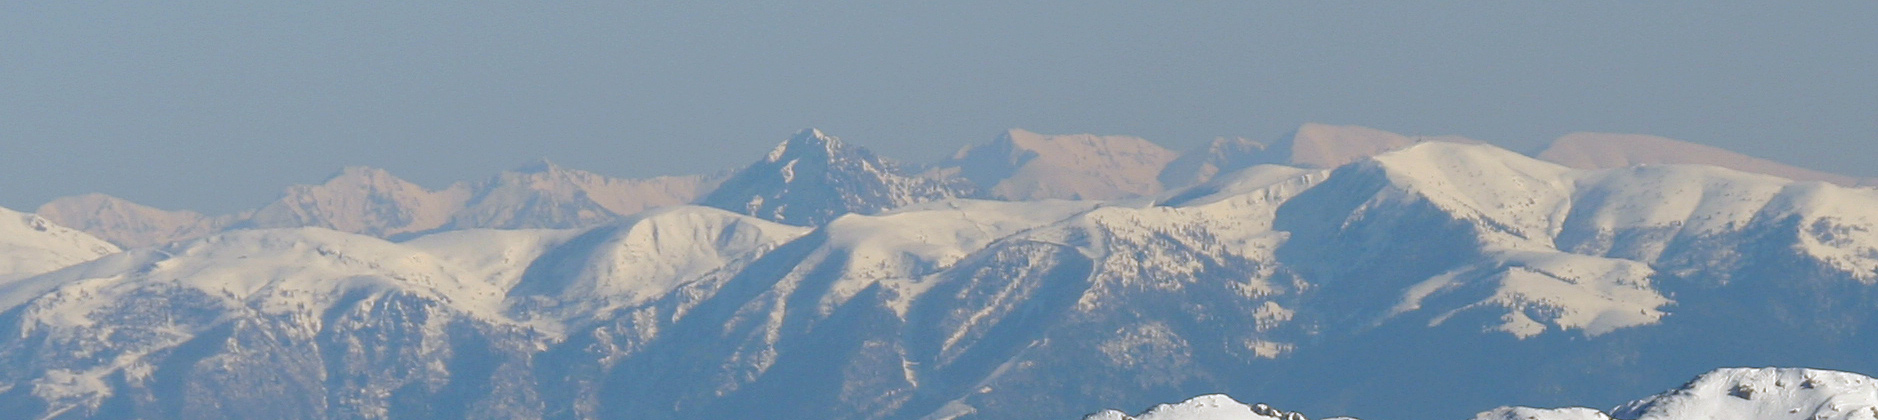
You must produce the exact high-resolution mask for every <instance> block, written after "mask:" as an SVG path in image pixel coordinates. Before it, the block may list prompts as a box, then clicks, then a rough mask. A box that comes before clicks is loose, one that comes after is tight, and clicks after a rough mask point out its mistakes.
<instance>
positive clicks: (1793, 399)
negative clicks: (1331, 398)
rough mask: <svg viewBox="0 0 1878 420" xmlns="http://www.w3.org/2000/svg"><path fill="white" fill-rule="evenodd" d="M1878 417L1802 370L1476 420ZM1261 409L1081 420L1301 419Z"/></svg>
mask: <svg viewBox="0 0 1878 420" xmlns="http://www.w3.org/2000/svg"><path fill="white" fill-rule="evenodd" d="M1874 418H1878V380H1875V379H1872V378H1871V377H1867V376H1864V375H1859V374H1855V373H1847V372H1838V371H1830V370H1819V369H1803V368H1759V369H1750V368H1730V369H1720V370H1716V371H1714V372H1709V373H1707V374H1704V375H1702V376H1700V377H1697V378H1696V379H1695V380H1694V381H1690V382H1689V383H1688V384H1685V385H1683V386H1682V387H1680V388H1677V389H1674V390H1670V391H1667V392H1664V393H1661V394H1657V395H1655V396H1652V397H1649V398H1644V399H1641V400H1637V401H1634V402H1631V403H1628V404H1624V405H1621V406H1618V407H1617V408H1614V409H1612V410H1611V411H1610V412H1609V413H1606V412H1602V411H1598V410H1597V409H1591V408H1582V407H1574V408H1551V409H1545V408H1530V407H1500V408H1495V409H1492V410H1488V411H1486V412H1482V413H1480V414H1477V415H1475V416H1474V420H1611V419H1618V420H1865V419H1874ZM1302 419H1304V416H1303V415H1302V414H1300V413H1286V412H1284V411H1279V410H1276V409H1273V408H1271V407H1270V406H1267V405H1265V404H1251V405H1248V404H1245V403H1240V402H1238V401H1235V400H1233V399H1232V398H1231V397H1227V396H1225V395H1203V396H1199V397H1194V398H1193V399H1190V400H1187V401H1184V402H1180V403H1177V404H1162V405H1158V406H1155V407H1154V408H1152V409H1149V410H1148V411H1145V412H1143V413H1141V414H1137V415H1134V416H1129V415H1127V414H1125V413H1122V412H1120V411H1115V410H1105V411H1102V412H1099V413H1096V414H1091V415H1088V416H1086V417H1083V420H1302Z"/></svg>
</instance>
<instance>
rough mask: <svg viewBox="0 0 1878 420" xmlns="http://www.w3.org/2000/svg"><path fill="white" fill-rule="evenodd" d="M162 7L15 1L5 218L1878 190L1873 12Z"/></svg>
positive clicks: (1712, 7)
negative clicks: (1081, 146) (1473, 142)
mask: <svg viewBox="0 0 1878 420" xmlns="http://www.w3.org/2000/svg"><path fill="white" fill-rule="evenodd" d="M157 3H160V2H5V3H0V92H5V96H4V97H5V98H6V100H4V101H0V148H4V150H0V152H3V153H0V168H3V169H0V170H3V171H4V176H0V191H3V192H4V193H0V206H5V207H9V208H14V209H19V210H31V209H32V208H34V207H37V206H38V205H39V204H41V203H43V202H45V201H47V200H49V199H52V198H54V197H58V196H63V195H73V194H80V193H87V192H103V193H107V194H112V195H117V196H121V197H125V198H129V199H132V200H134V201H138V202H142V203H146V204H151V205H155V206H158V207H164V208H188V209H195V210H200V211H206V212H226V211H234V210H238V209H242V208H248V207H253V206H256V205H258V204H260V203H263V202H265V201H267V200H270V199H272V198H273V197H274V196H275V195H276V194H277V193H278V192H279V191H280V190H281V189H282V188H283V187H285V186H286V185H289V184H294V183H314V182H318V181H320V180H322V179H323V178H324V177H326V176H327V175H329V174H331V173H333V172H335V171H337V170H338V169H339V168H341V167H343V166H348V165H368V166H376V167H382V168H386V169H389V170H391V171H392V172H393V173H395V174H397V175H399V176H402V177H405V178H407V179H411V180H413V181H417V182H419V183H422V184H425V185H427V186H432V187H439V186H442V185H444V184H447V183H449V182H451V181H456V180H473V179H480V178H483V177H486V176H489V175H491V174H493V173H495V172H497V171H499V170H502V169H505V168H511V167H515V166H519V165H521V164H524V163H526V162H528V161H531V160H534V159H536V158H541V157H546V158H549V159H552V160H555V161H557V162H559V163H561V164H563V165H565V166H569V167H574V168H582V169H588V170H593V171H596V172H600V173H604V174H608V175H614V176H628V177H638V176H651V175H660V174H683V173H699V172H709V171H714V170H718V169H722V168H727V167H732V166H737V165H742V164H744V163H747V162H748V161H750V160H754V159H756V158H757V157H759V156H760V155H761V154H762V153H764V152H765V151H766V150H767V148H768V147H770V146H771V145H773V144H775V143H776V142H780V141H782V140H783V139H785V138H786V137H788V136H789V135H790V134H791V133H793V132H795V131H796V130H798V129H801V128H804V127H819V128H822V129H823V130H825V131H827V132H829V133H831V134H834V135H837V136H841V137H843V138H845V139H848V140H849V141H851V142H854V143H858V144H862V145H865V146H868V147H871V148H874V149H876V150H877V151H878V152H880V153H882V154H884V155H887V156H894V157H898V158H901V159H905V160H914V161H925V160H932V159H936V158H938V157H940V156H943V155H945V154H947V153H949V152H950V151H952V150H954V149H956V148H958V147H959V146H961V145H964V144H968V143H979V142H984V141H988V140H990V139H991V138H992V137H994V136H995V135H996V134H997V133H999V132H1001V131H1003V130H1005V129H1007V128H1012V127H1022V128H1026V129H1030V130H1033V131H1039V132H1047V133H1070V132H1076V133H1081V132H1092V133H1101V134H1131V135H1138V136H1143V137H1146V138H1148V139H1150V140H1154V141H1156V142H1159V143H1161V144H1163V145H1166V146H1168V147H1171V148H1176V149H1185V148H1188V147H1192V146H1195V145H1197V144H1199V143H1202V142H1205V141H1207V140H1210V139H1212V138H1213V137H1217V136H1243V137H1251V138H1256V139H1270V138H1275V137H1278V136H1281V135H1283V134H1285V133H1286V132H1287V131H1289V130H1290V129H1291V128H1294V127H1296V126H1297V125H1298V124H1300V123H1304V122H1326V123H1335V124H1357V125H1366V126H1372V127H1376V128H1381V129H1385V130H1390V131H1396V132H1402V133H1408V134H1460V135H1465V136H1469V137H1474V138H1479V139H1483V140H1489V141H1493V142H1496V143H1499V144H1502V145H1506V146H1508V147H1512V148H1515V149H1521V150H1522V151H1525V150H1526V149H1533V148H1537V147H1540V146H1541V145H1542V144H1544V143H1545V142H1547V141H1549V140H1550V139H1552V138H1556V137H1557V136H1559V135H1563V134H1566V133H1569V132H1574V131H1611V132H1636V133H1647V134H1656V135H1663V136H1668V137H1673V138H1679V139H1683V140H1689V141H1696V142H1700V143H1706V144H1712V145H1717V146H1722V147H1726V148H1730V149H1734V150H1737V151H1741V152H1744V153H1748V154H1753V155H1757V156H1762V157H1768V158H1772V159H1776V160H1780V161H1785V162H1789V163H1795V164H1799V165H1801V166H1807V167H1813V168H1818V169H1823V170H1828V171H1835V172H1841V173H1847V174H1853V175H1863V176H1878V166H1875V165H1871V164H1869V162H1870V161H1872V160H1873V158H1874V157H1878V71H1874V69H1878V29H1873V24H1872V22H1878V2H1869V1H1859V2H1808V3H1775V2H1759V3H1738V2H1694V1H1691V2H1607V1H1578V2H1554V3H1553V4H1541V3H1535V2H1484V3H1483V2H1469V3H1422V4H1413V3H1408V2H1285V3H1276V4H1267V3H1254V2H1178V3H1174V4H1167V3H1148V2H1112V1H1082V2H1036V3H1028V4H1009V3H1013V2H979V1H955V2H890V3H889V2H773V1H756V2H743V3H740V4H739V5H735V6H728V5H723V4H721V3H716V2H558V3H556V4H552V5H544V4H539V3H534V2H527V3H522V2H505V3H497V2H476V1H452V2H424V1H409V2H355V1H331V2H292V3H274V2H257V1H240V2H233V1H231V2H217V1H201V2H187V3H188V4H187V5H166V4H157ZM941 3H943V4H941ZM1640 3H1647V4H1640Z"/></svg>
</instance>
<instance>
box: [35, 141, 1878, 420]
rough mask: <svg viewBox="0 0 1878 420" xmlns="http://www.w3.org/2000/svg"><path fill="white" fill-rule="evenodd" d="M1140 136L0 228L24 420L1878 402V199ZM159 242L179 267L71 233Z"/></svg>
mask: <svg viewBox="0 0 1878 420" xmlns="http://www.w3.org/2000/svg"><path fill="white" fill-rule="evenodd" d="M1135 140H1138V139H1133V138H1127V137H1115V136H1110V137H1099V136H1055V137H1053V136H1044V135H1038V134H1035V133H1028V132H1019V131H1013V132H1011V133H1009V134H1007V135H1006V136H1003V137H1002V138H1001V139H999V140H997V141H994V142H993V143H991V144H989V145H983V146H974V147H972V148H968V149H966V150H963V151H961V152H960V153H958V154H956V155H954V157H953V158H951V159H948V160H947V161H945V162H941V163H940V164H936V165H932V166H928V167H918V168H916V167H911V166H903V165H902V164H899V163H896V162H893V161H890V160H886V159H883V158H880V157H878V156H875V155H873V154H872V153H871V152H868V151H866V150H865V149H862V148H860V147H858V146H853V145H848V144H845V143H843V142H841V141H840V140H838V139H835V138H833V137H830V136H827V135H825V134H823V133H821V132H819V131H814V130H808V131H804V132H803V133H800V134H798V135H796V136H795V137H793V138H791V139H790V140H789V141H787V142H784V143H783V144H782V145H780V146H778V147H777V148H776V149H775V150H774V151H772V152H771V153H770V154H768V155H766V156H764V157H763V158H762V159H760V160H758V161H757V162H756V163H753V164H751V165H750V166H748V167H745V168H743V169H741V170H738V171H734V172H731V173H728V174H727V175H721V176H714V177H693V178H682V179H681V178H668V179H665V181H659V183H651V184H649V183H648V182H650V181H632V180H613V179H608V178H604V177H599V176H597V175H593V176H591V177H587V176H584V175H582V176H574V175H566V174H569V173H571V171H570V170H566V169H560V168H558V167H555V166H553V165H541V168H540V169H539V170H537V171H516V172H514V173H512V174H504V175H503V176H499V177H497V178H494V179H492V180H491V181H488V182H485V183H476V184H459V185H461V187H452V188H450V189H445V190H425V189H423V188H421V187H416V186H410V185H404V184H400V183H399V182H398V181H396V180H395V178H390V177H388V176H381V175H382V174H379V173H375V172H372V171H367V170H348V171H347V172H346V173H342V174H341V175H340V176H339V177H335V178H334V181H329V182H328V183H327V185H326V187H331V188H322V187H321V186H311V187H306V188H298V187H296V189H294V190H291V191H290V193H289V194H288V198H283V199H282V200H281V201H279V202H276V203H274V204H270V205H269V206H268V207H264V208H262V209H261V210H256V211H253V212H248V213H243V214H240V215H235V216H229V217H227V218H225V219H223V218H212V217H208V216H200V215H194V216H191V215H193V213H183V212H167V211H163V210H156V209H149V208H147V207H141V206H135V205H132V204H128V203H127V202H119V201H114V200H111V199H107V198H102V197H91V198H88V199H87V200H89V201H85V202H78V201H76V200H73V201H69V202H66V203H63V204H62V205H60V206H52V205H50V204H49V205H48V206H50V207H49V208H54V209H57V210H59V213H57V214H59V215H60V217H58V218H53V217H51V216H47V217H40V216H33V215H25V214H19V213H10V212H9V213H6V214H12V215H13V216H7V215H6V214H0V216H4V217H0V219H5V220H16V219H17V223H11V224H9V223H0V231H4V232H6V233H7V235H6V236H5V237H4V239H3V240H0V246H4V247H6V248H4V249H5V250H6V255H8V256H10V257H11V256H30V258H26V257H22V258H13V259H12V260H0V262H10V265H0V269H4V270H5V271H4V272H0V366H6V367H7V368H6V369H0V413H8V414H5V415H4V416H0V417H5V416H18V417H19V418H74V419H77V418H85V419H92V418H95V419H131V418H141V419H216V418H305V419H387V418H397V419H457V418H504V419H511V418H523V419H528V418H538V419H613V418H632V419H716V418H826V419H908V420H914V419H950V418H972V419H1038V418H1061V419H1068V418H1078V417H1080V416H1083V415H1085V414H1088V413H1091V412H1095V411H1097V410H1098V409H1101V408H1105V407H1147V406H1149V405H1151V404H1155V403H1159V402H1166V401H1180V400H1185V399H1188V398H1190V397H1192V396H1195V395H1204V394H1217V393H1223V394H1228V395H1234V396H1238V397H1243V398H1253V397H1256V398H1258V399H1259V400H1262V401H1269V402H1274V403H1280V404H1281V405H1283V406H1284V407H1286V409H1287V410H1297V411H1298V412H1306V413H1327V414H1338V415H1351V416H1356V417H1361V418H1371V419H1407V420H1421V419H1465V418H1470V416H1475V415H1476V414H1478V413H1481V412H1482V411H1483V410H1491V409H1493V408H1494V407H1498V406H1502V405H1508V404H1517V405H1531V406H1569V405H1594V406H1604V407H1610V406H1617V405H1619V404H1622V403H1624V402H1626V401H1630V398H1634V397H1635V396H1637V395H1647V394H1649V393H1651V392H1654V391H1656V390H1660V389H1663V388H1666V387H1670V386H1673V385H1674V384H1677V383H1681V382H1682V381H1684V380H1686V379H1687V378H1689V377H1691V376H1695V375H1697V374H1700V373H1703V372H1708V371H1710V370H1712V369H1714V368H1716V367H1722V366H1767V365H1787V366H1810V367H1817V368H1825V369H1835V370H1843V371H1851V372H1874V371H1878V356H1874V355H1873V354H1872V353H1871V352H1870V351H1869V349H1871V348H1874V347H1875V345H1878V339H1875V338H1874V337H1878V315H1875V314H1878V311H1874V309H1878V190H1873V189H1869V188H1860V187H1852V186H1842V185H1838V184H1832V183H1827V182H1821V181H1817V180H1814V181H1795V180H1792V179H1788V178H1781V177H1777V176H1773V175H1767V174H1760V173H1751V172H1743V171H1739V170H1736V169H1728V168H1724V167H1718V166H1708V165H1682V164H1653V165H1645V166H1625V167H1615V168H1574V167H1568V166H1565V165H1560V164H1556V163H1552V162H1547V161H1544V160H1539V159H1535V158H1533V157H1528V156H1525V155H1521V154H1518V153H1513V152H1510V151H1507V150H1503V149H1500V148H1497V147H1494V146H1491V145H1486V144H1478V143H1479V142H1474V141H1469V140H1465V139H1459V138H1447V137H1444V138H1409V137H1405V136H1399V135H1394V134H1391V133H1386V132H1381V131H1376V130H1369V129H1361V128H1357V127H1335V126H1321V125H1307V126H1305V127H1304V128H1301V129H1300V130H1298V132H1297V133H1295V134H1293V135H1291V136H1287V137H1286V138H1283V139H1281V140H1279V141H1275V142H1272V143H1271V144H1270V145H1267V144H1264V143H1259V142H1254V141H1249V140H1243V139H1231V140H1221V141H1218V142H1215V143H1213V144H1211V145H1208V146H1207V147H1203V148H1201V149H1199V150H1196V151H1195V152H1190V153H1188V154H1185V155H1181V154H1174V153H1168V152H1166V151H1165V150H1159V149H1157V148H1158V146H1153V145H1152V144H1151V143H1145V142H1136V141H1135ZM1077 145H1082V146H1077ZM1574 147H1578V146H1574ZM1052 154H1055V155H1052ZM1678 158H1679V159H1684V160H1689V161H1700V160H1701V158H1702V157H1701V156H1680V157H1678ZM1077 162H1081V163H1077ZM1600 162H1602V161H1600ZM1058 171H1083V172H1078V173H1100V174H1103V176H1092V175H1062V173H1060V172H1058ZM556 172H559V173H562V174H563V175H553V174H554V173H556ZM345 185H363V186H366V187H344V186H345ZM628 187H630V188H643V189H644V190H645V191H656V192H658V193H657V194H651V195H650V196H655V197H662V198H658V199H656V200H655V199H650V198H640V199H631V200H629V199H616V198H607V197H616V196H613V195H609V194H615V193H617V194H624V193H619V191H626V190H628V189H630V188H628ZM458 188H460V190H459V189H458ZM609 192H610V193H609ZM660 194H663V195H660ZM1098 196H1099V197H1098ZM358 197H368V199H360V198H358ZM681 198H682V200H681ZM1096 198H1101V200H1095V199H1096ZM661 200H663V201H661ZM673 201H676V203H674V202H673ZM684 202H694V203H696V205H683V204H680V203H684ZM86 203H92V204H91V205H89V206H86V205H81V204H86ZM98 203H103V204H98ZM635 203H636V204H635ZM633 206H641V207H640V208H638V209H634V208H633ZM88 209H89V210H88ZM42 213H45V212H44V209H42ZM80 215H95V216H98V217H96V218H95V220H92V221H91V222H86V223H74V222H71V221H67V220H68V219H66V218H67V217H78V216H80ZM192 217H193V218H192ZM205 219H212V220H205ZM5 220H0V222H4V221H5ZM72 220H80V221H83V220H89V219H85V218H83V217H79V218H78V219H72ZM139 220H142V221H162V222H165V223H176V225H175V227H174V228H170V229H157V228H152V227H149V226H144V227H142V228H138V229H126V230H125V232H155V233H160V234H163V235H171V238H172V239H174V240H148V242H147V243H139V244H135V245H128V246H126V247H124V248H128V249H122V248H120V247H119V246H117V245H113V244H112V243H107V242H106V241H104V240H101V239H98V238H97V237H94V236H92V235H88V234H86V233H84V232H80V231H78V230H74V229H69V228H64V227H60V226H59V224H70V225H72V226H80V227H86V226H89V227H99V228H100V229H102V228H103V227H119V228H123V227H125V226H134V225H137V223H139V222H137V221H139ZM53 222H59V223H53ZM149 223H155V222H149ZM9 226H12V227H9ZM492 228H500V229H492ZM513 228H524V229H513ZM541 228H552V229H541ZM153 235H154V233H153ZM98 236H99V237H103V236H105V235H98ZM124 237H128V236H120V237H118V238H117V239H114V241H117V242H119V243H120V244H121V243H124V242H125V241H126V240H125V239H122V238H124ZM176 238H181V239H176ZM146 239H147V238H146ZM17 261H30V262H32V263H31V264H28V263H22V262H17ZM1776 376H1778V375H1776ZM1776 381H1785V380H1782V379H1776ZM1785 382H1791V381H1785ZM1782 383H1783V385H1782V386H1786V385H1790V384H1784V382H1782ZM1793 386H1798V385H1793ZM1208 401H1211V402H1206V401H1202V402H1203V403H1210V404H1216V405H1218V404H1219V403H1222V402H1221V401H1217V400H1208ZM1227 401H1230V400H1227ZM1665 401H1667V400H1665ZM1664 404H1669V403H1664ZM1508 410H1511V409H1508ZM1636 410H1641V411H1633V412H1636V413H1642V412H1645V411H1647V408H1637V409H1636ZM1104 415H1108V416H1111V417H1112V418H1124V417H1126V416H1125V415H1124V414H1122V413H1120V412H1111V413H1110V414H1104ZM1587 415H1589V414H1587ZM1597 415H1606V414H1605V413H1603V412H1598V413H1597ZM1268 417H1276V416H1268ZM1141 418H1144V419H1146V418H1150V417H1146V416H1143V417H1141ZM1167 418H1169V419H1173V418H1176V417H1167ZM1253 418H1257V417H1253ZM1559 418H1565V417H1559ZM1661 418H1674V417H1661Z"/></svg>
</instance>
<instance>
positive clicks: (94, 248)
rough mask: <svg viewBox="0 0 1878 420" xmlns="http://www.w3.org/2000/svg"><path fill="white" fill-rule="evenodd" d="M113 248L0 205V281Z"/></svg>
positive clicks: (87, 257) (105, 252)
mask: <svg viewBox="0 0 1878 420" xmlns="http://www.w3.org/2000/svg"><path fill="white" fill-rule="evenodd" d="M116 252H118V248H117V246H114V245H111V243H109V242H105V241H104V240H102V239H98V238H96V237H93V236H91V235H87V234H85V233H84V232H79V231H77V230H73V229H71V228H68V227H64V226H59V225H58V224H56V223H53V222H52V221H50V220H47V219H46V218H44V217H39V216H37V215H33V214H27V213H20V212H16V211H13V210H8V209H4V208H0V284H4V282H5V281H8V280H12V279H17V278H20V277H24V276H30V275H33V274H39V273H44V272H48V271H52V270H57V269H60V268H65V267H67V266H71V265H73V264H78V263H82V262H85V261H90V260H93V259H97V258H98V257H101V256H104V255H107V254H112V253H116Z"/></svg>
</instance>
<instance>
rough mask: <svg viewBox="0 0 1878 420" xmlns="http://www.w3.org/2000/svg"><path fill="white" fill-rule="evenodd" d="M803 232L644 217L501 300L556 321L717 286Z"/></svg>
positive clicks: (581, 240) (725, 220)
mask: <svg viewBox="0 0 1878 420" xmlns="http://www.w3.org/2000/svg"><path fill="white" fill-rule="evenodd" d="M808 231H809V229H807V228H802V227H796V226H788V225H783V224H778V223H773V222H769V221H765V220H760V219H756V218H753V217H750V216H745V215H740V214H735V213H730V212H726V211H723V210H719V209H715V208H709V207H700V206H677V207H670V208H664V209H659V210H652V211H647V212H644V213H640V214H637V215H634V216H632V217H631V218H629V219H627V220H625V221H622V222H619V223H618V224H614V225H609V226H603V227H599V228H595V229H592V230H589V231H587V232H585V233H583V234H582V235H580V236H579V237H575V238H573V239H571V240H569V241H567V242H566V243H564V244H562V245H559V246H556V247H555V248H554V249H552V250H549V251H547V253H546V254H544V255H546V256H547V257H546V258H544V259H543V260H542V261H543V263H541V264H540V266H538V267H530V271H531V274H530V275H528V276H526V277H524V278H521V279H520V281H521V282H520V283H518V284H517V285H516V286H515V287H514V288H513V289H511V290H510V291H509V292H508V295H509V298H510V299H511V300H512V301H514V302H515V303H516V304H517V305H523V306H526V307H527V308H526V309H527V310H531V311H546V313H549V314H552V316H553V317H554V318H559V319H567V318H573V317H578V316H587V315H592V314H595V313H600V312H604V311H606V310H608V309H612V308H618V307H630V306H633V305H638V304H642V303H644V302H646V301H649V300H653V299H656V298H660V297H664V296H665V295H667V294H669V293H671V292H672V291H673V290H675V289H677V288H678V287H680V286H684V285H686V284H687V283H694V282H700V281H706V280H717V281H722V280H725V279H726V278H727V276H729V275H730V274H732V272H731V271H728V270H726V268H727V267H734V266H735V265H736V264H738V263H747V262H749V261H748V260H751V259H754V258H755V257H756V256H760V255H762V254H763V253H765V252H768V251H769V250H771V249H773V248H775V247H776V246H778V245H780V244H782V243H783V242H787V241H789V240H792V239H795V238H797V237H800V236H802V235H804V234H807V233H808ZM417 241H421V242H425V243H429V242H431V241H435V240H434V239H432V238H428V237H427V238H420V239H418V240H417ZM739 260H742V261H739ZM711 276H716V277H714V278H711ZM543 298H545V300H543Z"/></svg>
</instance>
